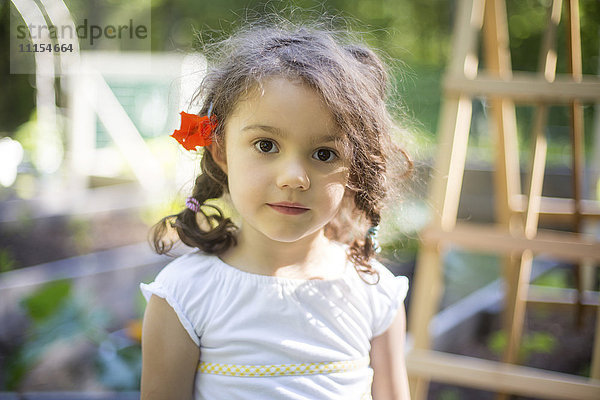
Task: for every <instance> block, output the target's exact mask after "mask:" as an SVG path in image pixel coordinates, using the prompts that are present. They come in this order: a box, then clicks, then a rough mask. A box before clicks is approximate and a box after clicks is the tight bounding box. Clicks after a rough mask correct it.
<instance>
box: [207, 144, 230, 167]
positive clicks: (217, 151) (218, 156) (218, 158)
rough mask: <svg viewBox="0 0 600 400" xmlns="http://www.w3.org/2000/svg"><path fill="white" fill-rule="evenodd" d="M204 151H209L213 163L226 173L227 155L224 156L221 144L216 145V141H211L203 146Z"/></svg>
mask: <svg viewBox="0 0 600 400" xmlns="http://www.w3.org/2000/svg"><path fill="white" fill-rule="evenodd" d="M205 149H206V151H208V152H210V155H211V156H212V158H213V160H215V163H217V165H218V166H219V168H221V169H222V170H223V172H225V174H227V157H226V156H225V154H224V153H225V151H224V149H223V148H222V147H221V146H217V144H216V143H214V142H213V143H211V144H209V145H208V146H206V147H205Z"/></svg>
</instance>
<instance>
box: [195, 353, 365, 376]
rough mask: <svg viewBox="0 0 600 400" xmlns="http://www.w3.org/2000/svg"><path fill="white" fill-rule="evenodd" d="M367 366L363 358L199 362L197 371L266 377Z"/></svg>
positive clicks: (325, 372) (327, 372) (351, 369)
mask: <svg viewBox="0 0 600 400" xmlns="http://www.w3.org/2000/svg"><path fill="white" fill-rule="evenodd" d="M368 365H369V357H363V358H360V359H357V360H349V361H334V362H318V363H304V364H276V365H239V364H217V363H207V362H201V363H200V366H199V367H198V370H199V371H200V372H202V373H205V374H214V375H227V376H243V377H267V376H294V375H315V374H331V373H334V372H347V371H354V370H358V369H361V368H365V367H366V366H368Z"/></svg>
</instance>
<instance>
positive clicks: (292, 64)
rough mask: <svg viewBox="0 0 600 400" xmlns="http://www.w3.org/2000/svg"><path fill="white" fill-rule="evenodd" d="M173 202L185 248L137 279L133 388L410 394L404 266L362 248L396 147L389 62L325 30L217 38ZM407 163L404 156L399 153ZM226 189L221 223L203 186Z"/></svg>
mask: <svg viewBox="0 0 600 400" xmlns="http://www.w3.org/2000/svg"><path fill="white" fill-rule="evenodd" d="M217 50H218V52H219V53H220V54H219V56H220V58H219V59H218V60H216V61H215V62H214V65H213V66H212V67H211V68H209V70H208V73H207V75H206V77H205V79H204V81H203V84H202V86H201V88H200V91H199V94H198V98H199V99H201V102H202V110H201V113H200V115H199V116H196V115H190V114H186V113H182V114H181V115H182V126H181V129H180V130H177V131H175V133H174V134H173V137H175V138H176V139H177V140H178V141H179V142H180V143H181V144H182V145H183V146H184V147H185V148H186V149H196V148H197V147H198V146H205V151H204V155H203V158H202V163H201V168H202V173H201V174H200V175H199V176H198V177H197V179H196V182H195V187H194V190H193V194H192V196H191V197H189V198H188V200H187V202H186V206H187V207H186V208H185V209H184V210H183V211H182V212H181V213H179V214H177V215H171V216H168V217H166V218H164V219H163V220H162V221H160V222H159V223H158V224H157V225H156V226H155V228H154V245H155V248H156V250H157V251H158V252H159V253H166V252H168V251H169V250H170V249H171V248H172V246H173V242H172V241H170V240H169V237H172V235H171V231H172V228H175V230H176V232H177V235H178V238H179V239H180V240H181V241H182V242H183V243H185V244H186V245H188V246H191V247H195V248H197V249H199V250H198V251H195V252H193V253H190V254H187V255H184V256H182V257H179V258H177V259H176V260H174V261H173V262H171V263H170V264H169V265H167V266H166V267H165V268H164V269H163V270H162V271H161V272H160V273H159V274H158V276H157V277H156V280H155V281H154V282H152V283H150V284H148V285H146V284H142V285H141V288H142V292H143V293H144V295H145V297H146V298H147V299H148V306H147V309H146V313H145V316H144V325H143V339H142V352H143V370H142V382H141V392H142V399H188V398H194V399H227V400H229V399H343V400H347V399H357V400H358V399H370V398H371V393H372V392H373V397H374V398H375V399H403V400H406V399H409V397H410V395H409V391H408V383H407V378H406V370H405V363H404V354H403V346H404V336H405V314H404V306H403V300H404V297H405V295H406V291H407V286H408V283H407V280H406V278H405V277H399V278H395V277H394V276H393V275H392V274H391V273H390V272H389V271H388V270H387V269H386V268H385V267H383V266H382V265H381V264H380V263H378V262H377V261H375V260H373V259H372V256H373V255H374V253H375V252H376V251H377V242H376V238H375V235H376V232H377V228H378V225H379V222H380V212H381V209H382V207H383V205H384V198H385V197H386V193H387V191H388V189H390V188H389V186H390V185H391V182H396V181H397V180H396V179H394V177H393V176H390V173H389V171H390V167H391V165H390V162H391V160H393V159H394V157H395V156H397V155H398V154H400V155H403V154H404V153H403V152H402V151H401V150H400V149H398V148H396V147H395V146H394V144H393V143H392V140H391V138H390V132H391V130H392V129H393V128H394V124H393V122H392V119H391V117H390V114H389V113H388V110H387V107H386V94H387V92H388V81H387V74H386V71H385V69H384V66H383V64H382V62H381V60H380V59H379V58H378V57H377V56H376V55H375V54H374V53H373V52H372V51H371V50H369V49H367V48H365V47H363V46H360V45H355V44H350V43H344V42H343V41H342V40H341V39H339V38H338V34H333V33H331V32H328V31H326V30H319V29H312V28H307V27H302V28H286V29H283V28H280V27H253V28H250V29H247V30H245V31H244V32H242V33H240V34H237V35H236V36H234V37H232V38H230V39H228V40H227V41H225V42H223V43H221V44H220V46H219V47H218V49H217ZM404 165H405V167H407V168H410V167H411V164H410V161H409V160H408V158H406V159H405V160H404ZM223 196H226V199H227V201H229V202H230V203H231V205H232V206H233V208H234V209H235V211H236V212H237V214H238V215H239V219H240V222H239V223H238V224H237V225H239V226H237V225H236V224H234V223H233V222H232V221H231V219H230V218H226V217H225V216H224V215H223V213H222V212H221V210H220V209H219V208H218V207H216V206H214V203H211V204H209V203H207V200H209V199H217V198H221V197H223Z"/></svg>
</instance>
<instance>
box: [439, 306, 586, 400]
mask: <svg viewBox="0 0 600 400" xmlns="http://www.w3.org/2000/svg"><path fill="white" fill-rule="evenodd" d="M582 311H583V313H582V315H581V323H580V324H578V323H577V321H576V320H577V311H576V309H575V307H574V306H572V307H569V308H557V307H553V306H550V305H547V304H544V305H536V306H535V307H532V306H529V307H528V309H527V314H526V321H525V329H524V336H531V335H533V334H534V333H536V332H542V333H545V334H549V335H550V337H553V338H554V340H555V345H554V348H553V349H552V350H551V351H550V352H535V351H533V352H531V353H530V354H528V356H526V357H525V359H524V360H521V362H520V363H519V364H520V365H524V366H528V367H534V368H540V369H544V370H550V371H556V372H562V373H567V374H572V375H579V376H583V377H589V373H590V365H591V355H592V346H593V343H594V329H595V325H596V313H595V310H594V309H591V308H584V309H583V310H582ZM500 320H501V319H500V315H499V314H486V315H484V317H483V318H481V320H480V321H481V322H480V326H479V332H478V335H477V337H476V338H474V339H473V340H471V341H470V342H468V343H465V344H463V345H461V346H457V347H456V348H454V349H451V351H450V352H452V353H455V354H459V355H465V356H470V357H477V358H482V359H486V360H493V361H499V360H500V357H499V355H498V354H495V353H494V352H492V351H491V350H490V346H489V344H488V343H489V341H490V338H491V336H492V335H493V334H494V333H495V332H497V331H498V330H500V329H501V326H500ZM428 398H429V399H430V400H454V399H464V400H488V399H489V400H495V399H496V394H495V393H492V392H487V391H483V390H475V389H470V388H464V387H457V386H451V385H446V384H442V383H436V382H432V383H431V385H430V388H429V396H428ZM512 399H519V400H532V399H534V398H532V397H521V396H514V397H512Z"/></svg>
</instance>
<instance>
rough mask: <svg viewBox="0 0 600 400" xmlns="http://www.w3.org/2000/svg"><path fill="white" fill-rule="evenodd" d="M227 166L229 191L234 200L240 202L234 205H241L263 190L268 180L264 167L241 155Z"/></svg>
mask: <svg viewBox="0 0 600 400" xmlns="http://www.w3.org/2000/svg"><path fill="white" fill-rule="evenodd" d="M228 167H229V171H228V172H229V174H228V182H229V193H230V194H231V197H232V199H233V201H234V202H236V201H237V202H238V203H241V204H236V206H238V207H239V206H243V204H244V203H245V202H250V201H251V200H252V199H255V198H257V197H258V196H259V194H261V193H264V192H265V190H264V187H263V186H264V184H265V182H268V181H269V177H268V176H267V175H268V171H265V168H261V166H260V165H257V164H256V163H251V162H250V160H244V159H242V158H241V157H238V158H236V159H234V161H233V162H231V163H230V164H229V165H228Z"/></svg>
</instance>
